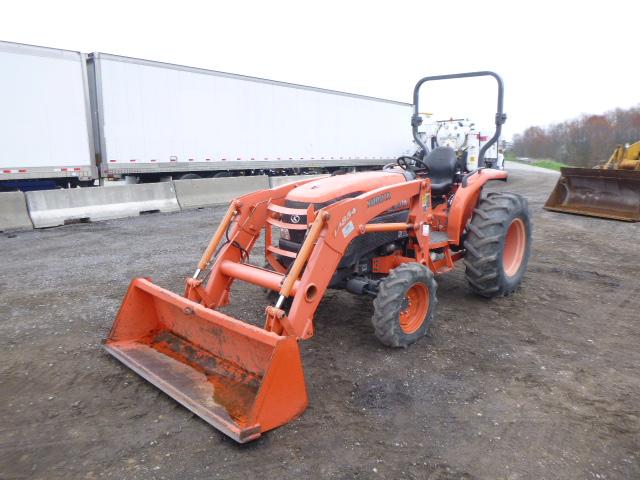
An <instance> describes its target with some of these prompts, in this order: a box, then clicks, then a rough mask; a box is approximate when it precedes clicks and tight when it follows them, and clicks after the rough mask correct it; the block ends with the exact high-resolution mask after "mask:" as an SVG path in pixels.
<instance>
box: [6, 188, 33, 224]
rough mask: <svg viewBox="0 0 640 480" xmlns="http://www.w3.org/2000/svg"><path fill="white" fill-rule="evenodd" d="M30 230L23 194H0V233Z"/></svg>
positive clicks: (29, 220)
mask: <svg viewBox="0 0 640 480" xmlns="http://www.w3.org/2000/svg"><path fill="white" fill-rule="evenodd" d="M32 228H33V225H32V224H31V219H30V218H29V212H28V211H27V204H26V202H25V198H24V193H22V192H2V193H0V232H4V231H7V230H26V229H32Z"/></svg>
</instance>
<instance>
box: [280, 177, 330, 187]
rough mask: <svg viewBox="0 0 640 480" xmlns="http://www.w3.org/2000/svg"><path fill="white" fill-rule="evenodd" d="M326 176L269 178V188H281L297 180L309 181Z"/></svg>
mask: <svg viewBox="0 0 640 480" xmlns="http://www.w3.org/2000/svg"><path fill="white" fill-rule="evenodd" d="M326 176H327V175H289V176H288V177H269V184H270V185H271V188H275V187H281V186H282V185H286V184H287V183H292V182H297V181H299V180H309V179H310V178H321V177H326Z"/></svg>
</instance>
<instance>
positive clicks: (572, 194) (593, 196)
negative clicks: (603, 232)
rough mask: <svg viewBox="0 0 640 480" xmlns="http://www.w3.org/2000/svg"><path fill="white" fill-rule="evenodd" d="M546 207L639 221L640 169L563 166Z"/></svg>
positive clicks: (567, 211)
mask: <svg viewBox="0 0 640 480" xmlns="http://www.w3.org/2000/svg"><path fill="white" fill-rule="evenodd" d="M544 208H545V209H546V210H551V211H554V212H564V213H575V214H578V215H589V216H592V217H603V218H611V219H614V220H624V221H627V222H638V221H640V171H630V170H604V169H594V168H562V169H561V175H560V178H559V179H558V183H557V184H556V186H555V188H554V189H553V191H552V192H551V195H550V196H549V198H548V199H547V203H545V205H544Z"/></svg>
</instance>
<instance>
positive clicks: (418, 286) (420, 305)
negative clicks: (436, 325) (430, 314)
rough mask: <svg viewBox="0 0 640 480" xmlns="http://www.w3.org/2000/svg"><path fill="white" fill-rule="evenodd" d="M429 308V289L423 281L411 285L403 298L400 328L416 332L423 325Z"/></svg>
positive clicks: (408, 331)
mask: <svg viewBox="0 0 640 480" xmlns="http://www.w3.org/2000/svg"><path fill="white" fill-rule="evenodd" d="M428 310H429V290H428V289H427V286H426V285H424V284H423V283H414V284H413V285H411V287H409V290H407V293H406V294H405V296H404V299H403V300H402V310H400V328H401V329H402V331H403V332H404V333H407V334H410V333H414V332H416V331H417V330H418V329H419V328H420V326H422V324H423V322H424V319H425V317H426V316H427V311H428Z"/></svg>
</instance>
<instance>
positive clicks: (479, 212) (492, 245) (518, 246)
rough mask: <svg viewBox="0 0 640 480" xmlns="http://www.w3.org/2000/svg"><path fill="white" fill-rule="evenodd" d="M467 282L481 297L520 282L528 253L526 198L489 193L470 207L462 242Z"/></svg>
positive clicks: (510, 289) (510, 288) (502, 292)
mask: <svg viewBox="0 0 640 480" xmlns="http://www.w3.org/2000/svg"><path fill="white" fill-rule="evenodd" d="M464 248H465V249H466V256H465V260H464V263H465V266H466V272H465V275H466V277H467V281H468V282H469V285H470V286H471V289H472V290H473V291H474V292H475V293H477V294H479V295H482V296H483V297H487V298H491V297H499V296H506V295H509V294H511V293H512V292H513V291H514V290H516V289H517V288H518V286H519V285H520V283H521V282H522V277H523V276H524V273H525V271H526V269H527V263H528V262H529V255H530V254H531V219H530V214H529V207H528V205H527V200H526V199H525V198H524V197H522V196H520V195H517V194H515V193H502V192H492V193H489V194H488V195H487V197H486V198H484V199H482V200H481V201H480V203H479V204H478V206H477V208H476V209H475V210H474V213H473V217H472V218H471V222H470V223H469V226H468V227H467V237H466V239H465V242H464Z"/></svg>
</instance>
